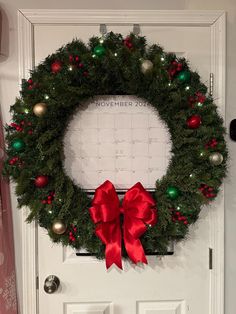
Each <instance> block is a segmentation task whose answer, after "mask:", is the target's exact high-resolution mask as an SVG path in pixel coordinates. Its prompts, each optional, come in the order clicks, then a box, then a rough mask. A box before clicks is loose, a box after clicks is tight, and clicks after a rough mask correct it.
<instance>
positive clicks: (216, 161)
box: [209, 152, 224, 166]
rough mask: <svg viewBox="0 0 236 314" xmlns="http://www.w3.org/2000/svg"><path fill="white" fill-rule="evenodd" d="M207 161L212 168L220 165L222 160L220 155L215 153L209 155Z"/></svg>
mask: <svg viewBox="0 0 236 314" xmlns="http://www.w3.org/2000/svg"><path fill="white" fill-rule="evenodd" d="M209 160H210V163H211V164H212V165H213V166H219V165H220V164H222V162H223V160H224V158H223V156H222V155H221V154H220V153H218V152H215V153H212V154H210V156H209Z"/></svg>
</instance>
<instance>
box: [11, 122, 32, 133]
mask: <svg viewBox="0 0 236 314" xmlns="http://www.w3.org/2000/svg"><path fill="white" fill-rule="evenodd" d="M10 126H11V127H12V128H14V129H15V130H16V131H17V132H22V131H24V128H27V129H28V127H31V126H32V123H31V122H25V121H21V122H20V124H17V123H15V122H12V123H11V124H10ZM32 133H33V130H32V129H28V134H32Z"/></svg>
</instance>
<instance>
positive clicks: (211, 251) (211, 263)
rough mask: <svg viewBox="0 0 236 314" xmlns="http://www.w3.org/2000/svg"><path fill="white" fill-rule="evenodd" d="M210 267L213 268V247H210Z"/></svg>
mask: <svg viewBox="0 0 236 314" xmlns="http://www.w3.org/2000/svg"><path fill="white" fill-rule="evenodd" d="M209 269H213V249H212V248H209Z"/></svg>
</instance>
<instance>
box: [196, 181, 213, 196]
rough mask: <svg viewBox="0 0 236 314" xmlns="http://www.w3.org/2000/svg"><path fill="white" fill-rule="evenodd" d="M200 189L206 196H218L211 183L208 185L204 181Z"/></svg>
mask: <svg viewBox="0 0 236 314" xmlns="http://www.w3.org/2000/svg"><path fill="white" fill-rule="evenodd" d="M199 191H201V192H202V194H203V195H204V196H205V197H206V198H214V197H216V193H215V190H214V188H213V187H211V186H209V185H207V184H204V183H202V184H201V186H200V188H199Z"/></svg>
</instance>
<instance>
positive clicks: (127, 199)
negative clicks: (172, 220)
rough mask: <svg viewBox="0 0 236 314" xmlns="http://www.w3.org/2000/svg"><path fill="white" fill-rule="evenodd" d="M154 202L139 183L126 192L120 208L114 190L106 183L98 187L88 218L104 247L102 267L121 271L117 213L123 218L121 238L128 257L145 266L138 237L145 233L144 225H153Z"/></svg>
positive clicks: (155, 214)
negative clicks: (112, 266)
mask: <svg viewBox="0 0 236 314" xmlns="http://www.w3.org/2000/svg"><path fill="white" fill-rule="evenodd" d="M155 205H156V203H155V201H154V200H153V198H152V197H151V195H150V194H149V193H148V192H147V191H146V190H145V189H144V187H143V186H142V184H141V183H139V182H138V183H136V184H135V185H134V186H133V187H132V188H131V189H129V190H128V191H127V192H126V194H125V196H124V199H123V202H122V206H120V202H119V198H118V196H117V194H116V191H115V188H114V186H113V184H112V183H111V182H110V181H105V182H104V183H103V184H102V185H100V186H99V187H98V188H97V189H96V191H95V195H94V199H93V202H92V207H91V208H90V209H89V211H90V215H91V218H92V220H93V222H94V223H95V224H97V225H96V235H97V236H98V237H99V238H100V239H101V241H102V242H103V243H104V244H105V245H106V251H105V256H106V267H107V268H109V267H110V266H111V265H112V264H116V265H117V266H118V267H119V268H121V269H122V262H121V258H122V254H121V243H122V232H121V222H120V214H123V215H124V221H123V226H122V229H123V239H124V245H125V248H126V251H127V254H128V256H129V258H130V259H131V260H132V262H134V263H135V264H137V263H138V262H142V263H145V264H147V259H146V256H145V253H144V249H143V247H142V244H141V241H140V240H139V238H140V237H141V235H142V234H143V233H144V232H145V231H146V230H147V225H150V226H154V225H155V224H156V223H157V210H156V209H155Z"/></svg>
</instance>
